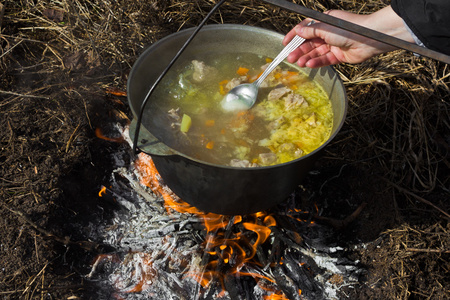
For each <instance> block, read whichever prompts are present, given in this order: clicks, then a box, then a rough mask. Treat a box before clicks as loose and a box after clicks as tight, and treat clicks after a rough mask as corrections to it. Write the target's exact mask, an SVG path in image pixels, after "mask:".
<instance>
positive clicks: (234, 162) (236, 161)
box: [230, 158, 258, 168]
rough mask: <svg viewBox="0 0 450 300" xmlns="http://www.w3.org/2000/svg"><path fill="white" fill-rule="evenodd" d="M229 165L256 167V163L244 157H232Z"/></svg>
mask: <svg viewBox="0 0 450 300" xmlns="http://www.w3.org/2000/svg"><path fill="white" fill-rule="evenodd" d="M230 166H232V167H237V168H254V167H258V164H255V163H251V162H249V161H248V160H246V159H237V158H235V159H232V160H231V161H230Z"/></svg>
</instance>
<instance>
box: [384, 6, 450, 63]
mask: <svg viewBox="0 0 450 300" xmlns="http://www.w3.org/2000/svg"><path fill="white" fill-rule="evenodd" d="M391 6H392V9H393V10H394V11H395V13H396V14H397V15H399V16H400V17H401V18H402V19H403V20H404V21H405V23H406V24H407V25H408V27H409V28H410V29H411V30H412V32H414V34H415V35H416V36H417V37H418V38H419V39H420V41H421V42H422V43H423V44H424V45H425V46H426V47H427V48H430V49H432V50H435V51H438V52H441V53H445V54H447V55H450V0H392V1H391Z"/></svg>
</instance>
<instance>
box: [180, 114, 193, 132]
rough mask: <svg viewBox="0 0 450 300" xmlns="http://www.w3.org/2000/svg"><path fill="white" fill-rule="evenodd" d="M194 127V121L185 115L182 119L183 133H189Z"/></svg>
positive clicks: (181, 128) (181, 129)
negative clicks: (192, 126)
mask: <svg viewBox="0 0 450 300" xmlns="http://www.w3.org/2000/svg"><path fill="white" fill-rule="evenodd" d="M191 125H192V119H191V117H189V116H188V115H186V114H183V118H182V119H181V126H180V131H181V132H188V131H189V129H190V128H191Z"/></svg>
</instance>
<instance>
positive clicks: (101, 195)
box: [98, 185, 106, 197]
mask: <svg viewBox="0 0 450 300" xmlns="http://www.w3.org/2000/svg"><path fill="white" fill-rule="evenodd" d="M105 194H106V186H104V185H102V188H101V189H100V191H99V192H98V196H99V197H103V195H105Z"/></svg>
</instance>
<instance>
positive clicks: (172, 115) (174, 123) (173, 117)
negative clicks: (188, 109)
mask: <svg viewBox="0 0 450 300" xmlns="http://www.w3.org/2000/svg"><path fill="white" fill-rule="evenodd" d="M167 115H168V117H169V119H170V121H171V124H170V127H172V128H177V127H180V124H181V117H180V108H179V107H178V108H172V109H171V110H169V111H168V112H167Z"/></svg>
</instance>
